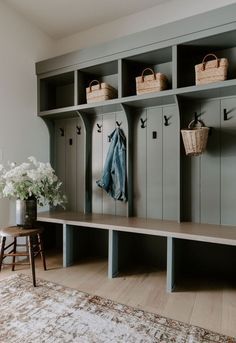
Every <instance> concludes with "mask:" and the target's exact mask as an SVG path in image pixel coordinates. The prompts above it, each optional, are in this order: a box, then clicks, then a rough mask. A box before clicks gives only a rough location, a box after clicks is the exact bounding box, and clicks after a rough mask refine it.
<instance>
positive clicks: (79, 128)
mask: <svg viewBox="0 0 236 343" xmlns="http://www.w3.org/2000/svg"><path fill="white" fill-rule="evenodd" d="M76 133H77V135H81V126H78V125H76Z"/></svg>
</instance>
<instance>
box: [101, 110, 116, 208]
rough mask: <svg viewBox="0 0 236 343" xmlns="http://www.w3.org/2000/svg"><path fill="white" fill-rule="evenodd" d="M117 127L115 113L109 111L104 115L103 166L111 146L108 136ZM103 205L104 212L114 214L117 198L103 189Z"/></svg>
mask: <svg viewBox="0 0 236 343" xmlns="http://www.w3.org/2000/svg"><path fill="white" fill-rule="evenodd" d="M114 129H115V113H108V114H104V115H103V130H102V133H103V145H102V150H103V168H104V164H105V161H106V158H107V153H108V150H109V147H110V142H109V139H108V136H109V135H110V134H111V133H112V131H113V130H114ZM102 198H103V201H102V206H103V211H102V213H104V214H114V215H115V211H116V207H115V200H114V199H113V198H112V197H111V196H110V195H108V194H107V193H106V191H104V190H103V193H102Z"/></svg>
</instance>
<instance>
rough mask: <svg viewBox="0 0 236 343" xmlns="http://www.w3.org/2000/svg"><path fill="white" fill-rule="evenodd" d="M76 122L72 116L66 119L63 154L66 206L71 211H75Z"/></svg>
mask: <svg viewBox="0 0 236 343" xmlns="http://www.w3.org/2000/svg"><path fill="white" fill-rule="evenodd" d="M76 123H77V119H76V118H72V119H68V120H67V121H66V138H65V154H66V161H65V163H66V169H65V172H66V178H65V182H66V195H67V198H68V204H67V208H68V210H71V211H76V208H77V206H76V186H75V185H76V158H77V149H76V148H77V146H76Z"/></svg>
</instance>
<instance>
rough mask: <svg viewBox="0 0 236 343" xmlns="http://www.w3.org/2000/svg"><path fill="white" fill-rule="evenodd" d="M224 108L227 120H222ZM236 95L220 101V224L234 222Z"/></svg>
mask: <svg viewBox="0 0 236 343" xmlns="http://www.w3.org/2000/svg"><path fill="white" fill-rule="evenodd" d="M224 110H226V113H227V118H228V120H224ZM235 171H236V97H234V98H229V99H224V100H222V101H221V224H226V225H235V223H236V211H235V204H236V173H235Z"/></svg>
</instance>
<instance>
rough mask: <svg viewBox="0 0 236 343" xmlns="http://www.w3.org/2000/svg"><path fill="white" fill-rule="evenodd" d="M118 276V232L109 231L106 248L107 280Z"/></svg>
mask: <svg viewBox="0 0 236 343" xmlns="http://www.w3.org/2000/svg"><path fill="white" fill-rule="evenodd" d="M117 274H118V232H117V231H114V230H109V246H108V278H109V279H112V278H114V277H116V276H117Z"/></svg>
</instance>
